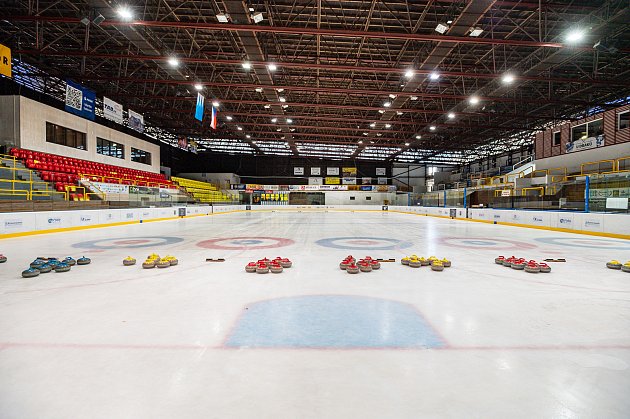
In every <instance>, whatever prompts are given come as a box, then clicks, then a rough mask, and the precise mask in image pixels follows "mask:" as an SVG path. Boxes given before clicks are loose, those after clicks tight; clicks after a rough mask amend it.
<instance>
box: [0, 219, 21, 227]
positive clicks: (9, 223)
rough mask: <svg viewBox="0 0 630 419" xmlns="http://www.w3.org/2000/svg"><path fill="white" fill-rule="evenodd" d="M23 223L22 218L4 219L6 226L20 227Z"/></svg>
mask: <svg viewBox="0 0 630 419" xmlns="http://www.w3.org/2000/svg"><path fill="white" fill-rule="evenodd" d="M22 225H24V223H23V222H22V220H5V221H4V228H18V227H22Z"/></svg>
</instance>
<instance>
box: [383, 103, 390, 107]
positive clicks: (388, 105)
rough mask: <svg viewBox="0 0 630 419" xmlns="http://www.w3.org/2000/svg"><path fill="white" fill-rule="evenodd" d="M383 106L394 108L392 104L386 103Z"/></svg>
mask: <svg viewBox="0 0 630 419" xmlns="http://www.w3.org/2000/svg"><path fill="white" fill-rule="evenodd" d="M383 106H384V107H386V108H389V107H390V106H392V102H385V103H383Z"/></svg>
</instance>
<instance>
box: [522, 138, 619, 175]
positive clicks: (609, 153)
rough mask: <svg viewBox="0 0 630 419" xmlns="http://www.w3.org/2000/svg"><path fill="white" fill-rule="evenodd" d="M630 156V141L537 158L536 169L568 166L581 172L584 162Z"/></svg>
mask: <svg viewBox="0 0 630 419" xmlns="http://www.w3.org/2000/svg"><path fill="white" fill-rule="evenodd" d="M626 156H630V143H623V144H615V145H611V146H606V147H600V148H594V149H592V150H584V151H578V152H576V153H568V154H562V155H560V156H554V157H547V158H545V159H540V160H536V161H535V162H534V163H535V164H536V169H552V168H556V167H566V168H568V170H569V172H579V171H580V165H581V164H582V163H588V162H594V161H598V160H608V159H618V158H620V157H626Z"/></svg>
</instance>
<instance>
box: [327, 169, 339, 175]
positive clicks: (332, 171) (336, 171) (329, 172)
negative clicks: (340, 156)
mask: <svg viewBox="0 0 630 419" xmlns="http://www.w3.org/2000/svg"><path fill="white" fill-rule="evenodd" d="M326 175H328V176H339V168H338V167H327V168H326Z"/></svg>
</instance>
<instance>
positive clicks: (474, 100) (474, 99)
mask: <svg viewBox="0 0 630 419" xmlns="http://www.w3.org/2000/svg"><path fill="white" fill-rule="evenodd" d="M468 102H470V104H471V105H476V104H478V103H479V98H478V97H477V96H471V97H470V99H468Z"/></svg>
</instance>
